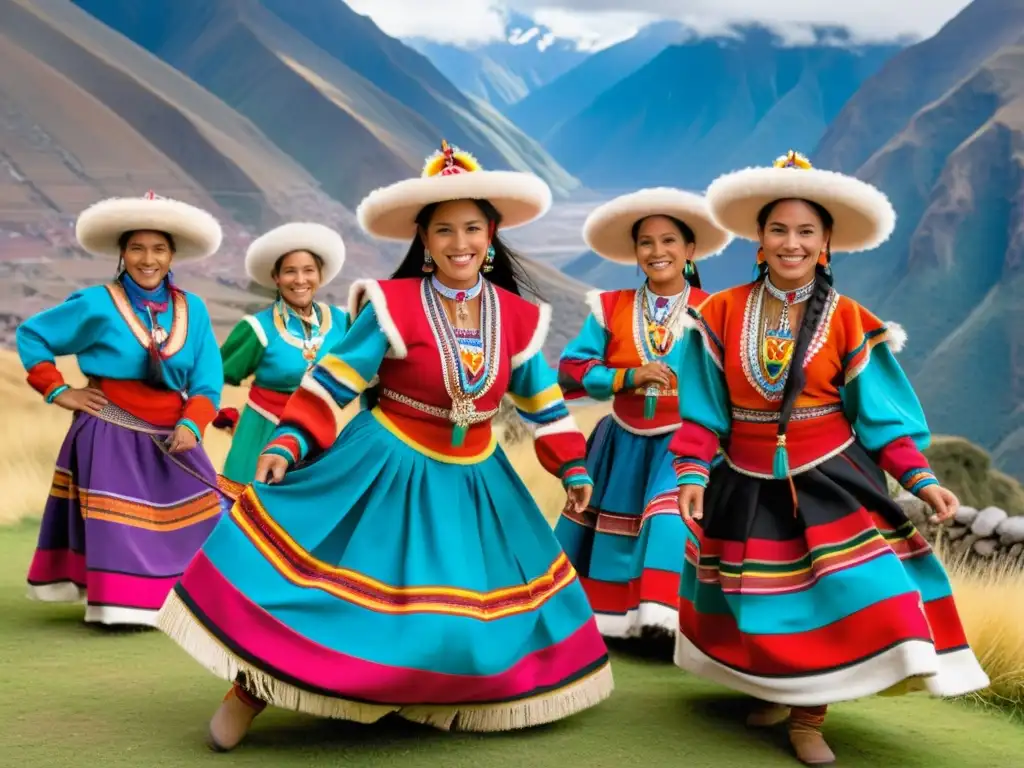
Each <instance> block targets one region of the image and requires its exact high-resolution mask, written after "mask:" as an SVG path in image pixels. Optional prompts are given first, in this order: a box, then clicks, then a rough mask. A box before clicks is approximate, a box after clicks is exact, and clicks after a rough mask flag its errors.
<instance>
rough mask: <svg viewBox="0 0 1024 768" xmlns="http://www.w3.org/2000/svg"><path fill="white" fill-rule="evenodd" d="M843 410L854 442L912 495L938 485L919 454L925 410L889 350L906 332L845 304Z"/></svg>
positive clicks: (925, 432)
mask: <svg viewBox="0 0 1024 768" xmlns="http://www.w3.org/2000/svg"><path fill="white" fill-rule="evenodd" d="M841 322H842V329H843V334H842V343H843V349H842V351H843V353H844V357H843V384H842V386H841V387H840V389H839V393H840V397H841V398H842V401H843V410H844V411H845V413H846V417H847V418H848V419H849V420H850V424H851V425H853V430H854V432H855V433H856V435H857V440H858V441H859V442H860V443H861V445H863V446H864V448H865V449H866V450H867V451H868V452H870V453H872V454H873V455H874V456H875V459H876V461H878V464H879V466H880V467H881V468H882V469H883V470H885V471H886V472H888V473H889V474H890V475H892V476H893V477H894V478H896V479H897V480H898V481H899V482H900V484H901V485H902V486H903V487H904V488H906V489H907V490H908V491H910V492H911V493H917V492H918V491H920V490H921V489H922V488H924V487H926V486H928V485H934V484H936V483H937V482H938V481H937V480H936V478H935V475H934V474H933V473H932V471H931V468H930V467H929V465H928V460H927V459H926V458H925V457H924V454H923V453H921V451H923V450H924V449H925V448H927V447H928V445H929V443H930V442H931V433H930V431H929V429H928V423H927V421H926V419H925V415H924V410H923V409H922V408H921V403H920V401H919V400H918V398H917V394H916V393H915V392H914V388H913V387H912V386H911V384H910V381H909V379H907V376H906V374H905V373H904V372H903V369H902V367H900V364H899V362H897V360H896V356H895V354H894V349H893V347H894V346H895V347H896V348H897V349H899V348H901V347H902V343H903V341H904V340H905V334H902V329H900V333H896V334H895V335H896V339H895V344H894V339H893V335H894V332H893V330H892V329H891V327H890V326H889V324H886V323H883V322H882V321H881V320H879V319H878V318H877V317H875V316H874V315H873V314H871V313H870V312H868V311H867V310H866V309H864V308H863V307H861V306H860V305H858V304H856V303H855V302H852V301H850V302H849V303H848V304H847V305H846V306H845V307H844V311H843V313H842V316H841Z"/></svg>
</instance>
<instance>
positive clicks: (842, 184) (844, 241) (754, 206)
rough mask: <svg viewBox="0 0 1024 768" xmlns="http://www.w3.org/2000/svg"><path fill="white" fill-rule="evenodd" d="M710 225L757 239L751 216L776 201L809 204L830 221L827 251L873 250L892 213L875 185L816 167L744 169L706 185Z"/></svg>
mask: <svg viewBox="0 0 1024 768" xmlns="http://www.w3.org/2000/svg"><path fill="white" fill-rule="evenodd" d="M706 197H707V201H708V208H709V209H710V211H711V215H712V216H713V217H714V219H715V221H716V222H718V224H719V225H720V226H722V227H724V228H725V229H727V230H729V231H730V232H732V233H733V234H735V235H736V236H737V237H742V238H744V239H746V240H757V239H758V233H757V214H758V213H760V211H761V209H762V208H763V207H764V206H766V205H767V204H768V203H771V202H774V201H776V200H787V199H801V200H810V201H812V202H815V203H817V204H818V205H820V206H821V207H823V208H824V209H825V210H827V211H828V212H829V213H830V214H831V215H832V218H833V220H834V223H833V227H832V237H831V240H830V241H829V244H830V247H831V249H832V251H834V252H835V251H838V252H846V253H856V252H858V251H867V250H871V249H872V248H877V247H878V246H879V245H881V244H882V243H884V242H885V241H886V240H888V239H889V237H890V236H891V235H892V233H893V230H895V228H896V211H895V209H894V208H893V206H892V203H891V202H889V198H888V197H886V196H885V194H884V193H883V192H882V191H881V190H879V189H877V188H876V187H874V186H872V185H871V184H868V183H866V182H864V181H861V180H860V179H857V178H854V177H853V176H847V175H845V174H842V173H836V172H835V171H825V170H820V169H818V168H809V169H802V168H774V167H772V168H747V169H745V170H742V171H735V172H733V173H728V174H725V175H724V176H720V177H719V178H717V179H715V181H713V182H711V185H710V186H709V187H708V190H707V193H706Z"/></svg>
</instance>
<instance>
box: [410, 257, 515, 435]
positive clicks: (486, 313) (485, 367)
mask: <svg viewBox="0 0 1024 768" xmlns="http://www.w3.org/2000/svg"><path fill="white" fill-rule="evenodd" d="M430 283H431V286H430V287H431V289H432V290H427V291H425V294H424V298H425V301H426V308H427V317H428V319H429V320H430V323H431V326H432V327H433V330H434V336H435V338H436V339H437V342H438V349H439V350H440V352H441V358H442V371H443V374H444V382H445V389H447V391H448V395H449V396H450V397H451V399H452V408H451V412H450V414H449V419H450V420H451V422H452V424H453V429H452V441H451V442H452V445H453V446H455V447H458V446H461V445H462V444H463V441H464V440H465V438H466V433H467V432H468V431H469V427H470V425H472V424H475V423H476V422H477V421H480V420H482V419H483V418H485V417H489V416H488V415H487V414H484V413H478V412H477V410H476V404H475V402H474V401H475V400H477V399H478V398H480V397H482V396H483V395H484V394H485V393H486V392H487V391H488V390H489V389H490V388H491V386H492V385H493V384H494V380H495V376H496V373H497V368H498V366H497V352H498V347H499V342H498V339H499V324H500V321H499V318H498V314H497V296H496V295H495V293H494V289H493V288H492V287H491V286H490V285H489V284H488V285H487V290H486V291H485V290H484V285H485V283H484V280H483V278H482V277H479V278H478V279H477V283H476V285H474V286H473V287H472V288H470V289H468V290H465V291H463V290H455V289H452V288H449V287H448V286H446V285H444V284H443V283H441V282H440V281H439V280H437V278H436V277H432V278H431V281H430ZM441 296H443V297H445V298H448V299H451V300H453V301H455V302H456V311H455V317H456V323H455V325H454V326H453V324H452V323H451V321H450V320H449V318H448V314H447V313H446V312H445V311H444V307H443V306H442V305H441V303H440V301H438V297H441ZM476 296H480V330H479V331H476V330H474V329H469V328H463V327H459V326H460V322H459V321H460V320H461V321H463V322H465V321H466V320H468V319H469V310H468V307H466V306H465V304H466V302H468V301H469V300H470V299H473V298H475V297H476ZM460 305H461V309H462V311H460Z"/></svg>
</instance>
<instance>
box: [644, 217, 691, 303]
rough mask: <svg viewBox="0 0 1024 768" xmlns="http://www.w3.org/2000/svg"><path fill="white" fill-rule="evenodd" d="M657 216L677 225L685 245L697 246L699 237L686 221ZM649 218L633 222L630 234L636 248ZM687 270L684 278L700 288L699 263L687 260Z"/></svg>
mask: <svg viewBox="0 0 1024 768" xmlns="http://www.w3.org/2000/svg"><path fill="white" fill-rule="evenodd" d="M656 215H658V216H664V217H665V218H666V219H668V220H669V221H671V222H672V223H673V224H674V225H675V227H676V229H678V230H679V234H680V235H682V237H683V242H684V243H686V244H687V245H696V243H697V236H696V235H694V234H693V230H692V229H690V226H689V225H688V224H687V223H686V222H685V221H682V220H680V219H677V218H676V217H675V216H669V215H668V214H667V213H662V214H656ZM649 218H651V217H650V216H644V218H642V219H637V220H636V221H634V222H633V228H632V229H631V230H630V231H629V234H630V235H631V236H632V237H633V245H634V246H636V241H637V238H638V237H639V236H640V226H641V225H642V224H643V223H644V222H645V221H646V220H647V219H649ZM686 268H687V270H689V271H686V272H683V277H685V278H686V282H688V283H689V284H690V285H692V286H693V287H694V288H700V273H699V272H698V271H697V263H696V262H694V261H691V260H690V259H687V260H686Z"/></svg>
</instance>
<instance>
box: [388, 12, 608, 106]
mask: <svg viewBox="0 0 1024 768" xmlns="http://www.w3.org/2000/svg"><path fill="white" fill-rule="evenodd" d="M403 42H405V43H406V44H407V45H409V46H411V47H413V48H415V49H416V50H418V51H419V52H420V53H422V54H423V55H424V56H426V57H427V58H428V59H430V60H431V61H432V62H433V64H434V66H436V67H437V68H438V69H439V70H441V72H442V73H443V74H444V75H445V76H446V77H447V78H448V79H449V80H451V81H452V83H454V84H455V85H456V86H457V87H458V88H459V89H460V90H461V91H462V92H463V93H466V94H468V95H470V96H475V97H477V98H482V99H485V100H486V101H489V102H490V103H491V104H492V105H494V107H495V108H496V109H498V110H499V111H503V110H505V109H506V108H507V107H508V106H510V105H512V104H515V103H516V102H518V101H520V100H521V99H523V98H525V97H526V96H527V95H529V94H530V93H531V92H533V91H534V90H536V89H538V88H540V87H542V86H544V85H547V84H548V83H550V82H551V81H552V80H554V79H555V78H557V77H559V76H560V75H562V74H564V73H565V72H568V71H569V70H570V69H572V68H573V67H575V66H576V65H577V64H579V63H580V62H581V61H583V60H584V59H585V58H587V56H588V55H589V52H588V51H585V50H580V49H579V48H578V46H577V43H576V42H575V41H574V40H569V39H566V38H561V37H558V36H556V35H555V34H554V33H553V32H552V31H551V30H550V29H548V28H547V27H545V26H543V25H541V24H537V23H535V22H534V21H533V19H531V18H529V17H527V16H523V15H522V14H518V13H511V14H509V16H508V19H507V23H506V26H505V38H504V39H502V40H495V41H492V42H489V43H484V44H482V45H473V46H465V47H460V46H455V45H451V44H448V43H436V42H433V41H431V40H425V39H423V38H409V39H406V40H404V41H403Z"/></svg>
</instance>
